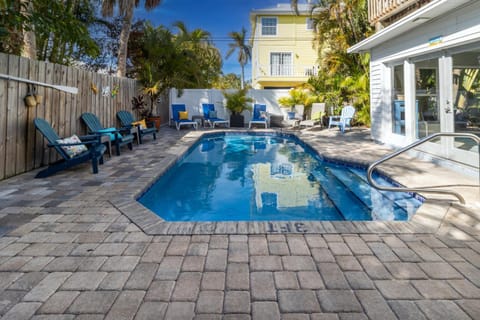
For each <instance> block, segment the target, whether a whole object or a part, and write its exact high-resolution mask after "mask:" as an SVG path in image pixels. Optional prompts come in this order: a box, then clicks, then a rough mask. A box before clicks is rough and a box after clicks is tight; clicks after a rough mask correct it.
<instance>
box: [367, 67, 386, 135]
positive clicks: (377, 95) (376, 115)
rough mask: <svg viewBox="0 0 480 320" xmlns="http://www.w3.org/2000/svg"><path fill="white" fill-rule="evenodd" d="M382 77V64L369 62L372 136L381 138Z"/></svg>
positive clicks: (382, 110) (382, 108) (382, 117)
mask: <svg viewBox="0 0 480 320" xmlns="http://www.w3.org/2000/svg"><path fill="white" fill-rule="evenodd" d="M383 90H384V88H383V79H382V65H381V64H380V63H374V62H372V63H371V64H370V116H371V121H372V128H371V132H372V138H373V139H374V140H379V141H381V140H382V132H383V130H382V127H383V126H384V125H383V121H384V116H383V114H384V113H385V110H384V107H383Z"/></svg>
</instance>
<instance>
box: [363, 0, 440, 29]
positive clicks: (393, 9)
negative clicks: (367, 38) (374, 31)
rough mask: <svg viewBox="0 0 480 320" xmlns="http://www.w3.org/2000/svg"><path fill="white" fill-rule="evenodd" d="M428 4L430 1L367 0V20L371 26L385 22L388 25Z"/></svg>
mask: <svg viewBox="0 0 480 320" xmlns="http://www.w3.org/2000/svg"><path fill="white" fill-rule="evenodd" d="M429 2H431V0H368V20H369V21H370V23H371V24H372V25H374V24H377V23H382V24H383V22H385V21H387V20H390V21H389V23H387V24H390V23H391V22H393V21H395V20H396V19H397V18H398V19H399V18H401V17H403V16H404V15H406V14H407V13H409V12H412V11H413V10H415V9H417V8H419V7H421V6H423V5H425V4H427V3H429ZM403 13H404V14H403Z"/></svg>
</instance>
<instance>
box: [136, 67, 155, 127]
mask: <svg viewBox="0 0 480 320" xmlns="http://www.w3.org/2000/svg"><path fill="white" fill-rule="evenodd" d="M139 78H140V79H139V80H140V82H141V83H142V85H143V87H142V89H141V92H142V94H143V95H144V96H147V97H148V98H149V100H150V101H149V106H148V107H147V103H146V102H145V104H144V105H142V106H141V108H139V109H138V110H139V112H140V114H141V115H142V117H144V118H145V119H146V120H147V122H153V123H155V128H157V131H158V130H159V129H160V124H161V118H160V117H159V116H155V115H154V114H153V110H154V106H155V102H156V101H157V100H158V97H159V96H160V94H162V88H161V86H160V84H161V83H160V80H157V81H155V79H154V74H153V71H152V66H151V65H150V63H144V64H143V68H142V69H141V71H140V77H139ZM132 102H133V101H132Z"/></svg>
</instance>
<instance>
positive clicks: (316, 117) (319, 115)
mask: <svg viewBox="0 0 480 320" xmlns="http://www.w3.org/2000/svg"><path fill="white" fill-rule="evenodd" d="M322 114H323V112H321V111H319V112H315V113H314V114H312V120H320V119H322Z"/></svg>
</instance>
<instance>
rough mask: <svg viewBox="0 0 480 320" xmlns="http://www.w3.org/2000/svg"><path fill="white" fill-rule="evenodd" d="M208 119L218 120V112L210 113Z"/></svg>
mask: <svg viewBox="0 0 480 320" xmlns="http://www.w3.org/2000/svg"><path fill="white" fill-rule="evenodd" d="M208 117H209V118H210V119H216V118H217V111H215V110H210V111H208Z"/></svg>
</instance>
